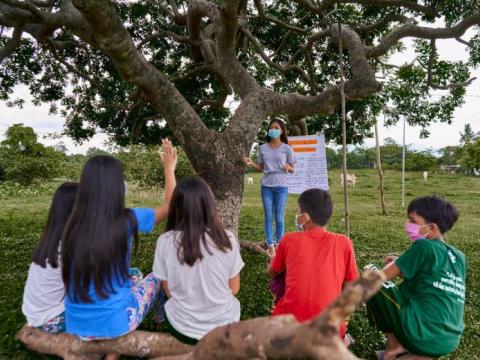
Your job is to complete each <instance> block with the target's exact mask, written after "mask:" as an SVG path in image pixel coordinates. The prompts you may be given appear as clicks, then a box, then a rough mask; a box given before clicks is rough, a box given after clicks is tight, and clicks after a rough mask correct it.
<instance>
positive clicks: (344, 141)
mask: <svg viewBox="0 0 480 360" xmlns="http://www.w3.org/2000/svg"><path fill="white" fill-rule="evenodd" d="M338 54H339V58H340V59H339V60H340V63H339V67H340V97H341V101H342V176H343V205H344V209H345V235H346V236H350V213H349V206H348V181H347V112H346V104H345V78H344V77H345V75H344V72H343V41H342V23H341V20H339V21H338Z"/></svg>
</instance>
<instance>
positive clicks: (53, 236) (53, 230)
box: [32, 182, 78, 268]
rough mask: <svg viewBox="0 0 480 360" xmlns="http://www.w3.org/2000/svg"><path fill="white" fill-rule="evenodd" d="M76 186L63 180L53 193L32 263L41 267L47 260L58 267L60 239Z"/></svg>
mask: <svg viewBox="0 0 480 360" xmlns="http://www.w3.org/2000/svg"><path fill="white" fill-rule="evenodd" d="M77 188H78V184H77V183H75V182H65V183H63V184H62V185H60V186H59V187H58V188H57V190H56V191H55V194H53V198H52V205H50V211H49V213H48V219H47V225H46V226H45V230H44V231H43V234H42V236H41V237H40V240H39V242H38V244H37V246H36V247H35V249H34V250H33V253H32V262H33V263H35V264H37V265H40V266H41V267H43V268H45V267H47V262H48V264H49V265H50V266H51V267H52V268H57V267H58V256H59V255H60V249H59V246H60V241H61V239H62V234H63V229H64V228H65V224H66V223H67V220H68V217H69V216H70V213H71V212H72V209H73V204H74V203H75V196H76V193H77Z"/></svg>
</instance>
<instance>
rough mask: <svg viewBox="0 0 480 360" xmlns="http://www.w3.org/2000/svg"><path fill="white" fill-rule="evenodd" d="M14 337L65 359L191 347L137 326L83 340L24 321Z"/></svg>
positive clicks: (183, 350) (171, 351) (168, 351)
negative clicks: (102, 337) (118, 333)
mask: <svg viewBox="0 0 480 360" xmlns="http://www.w3.org/2000/svg"><path fill="white" fill-rule="evenodd" d="M17 339H19V340H20V341H22V342H23V343H24V344H25V345H26V346H27V347H28V348H29V349H30V350H33V351H36V352H40V353H44V354H51V355H57V356H60V357H62V358H64V359H67V360H77V359H78V360H80V359H81V360H83V359H86V360H87V359H88V360H90V359H91V360H94V359H100V358H101V357H102V356H103V355H105V354H108V353H117V354H122V355H129V356H138V357H150V358H152V357H159V356H166V355H176V354H183V353H187V352H189V351H192V348H193V347H192V346H190V345H185V344H183V343H181V342H180V341H178V340H177V339H175V338H174V337H173V336H171V335H169V334H164V333H155V332H148V331H139V330H137V331H133V332H131V333H129V334H127V335H125V336H122V337H119V338H116V339H112V340H94V341H82V340H80V339H79V338H78V337H76V336H73V335H69V334H57V335H52V334H49V333H47V332H44V331H41V330H38V329H35V328H33V327H30V326H26V325H25V326H24V327H23V328H21V329H20V331H19V332H18V333H17Z"/></svg>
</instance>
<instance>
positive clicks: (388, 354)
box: [376, 346, 408, 360]
mask: <svg viewBox="0 0 480 360" xmlns="http://www.w3.org/2000/svg"><path fill="white" fill-rule="evenodd" d="M376 354H377V358H378V360H395V359H397V358H399V357H400V356H402V355H406V354H408V351H407V350H405V348H404V347H403V346H401V347H400V348H395V349H388V350H387V349H385V350H381V351H377V352H376Z"/></svg>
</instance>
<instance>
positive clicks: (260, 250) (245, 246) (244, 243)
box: [238, 240, 268, 256]
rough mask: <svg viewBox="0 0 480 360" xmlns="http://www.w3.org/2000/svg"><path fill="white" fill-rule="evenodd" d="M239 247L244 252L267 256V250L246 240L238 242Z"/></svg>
mask: <svg viewBox="0 0 480 360" xmlns="http://www.w3.org/2000/svg"><path fill="white" fill-rule="evenodd" d="M238 242H239V244H240V247H241V248H242V249H245V250H249V251H253V252H257V253H260V254H264V255H267V256H268V252H267V250H265V249H264V248H262V247H261V246H260V244H258V243H255V242H253V241H248V240H239V241H238Z"/></svg>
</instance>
